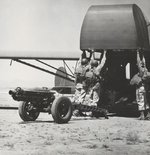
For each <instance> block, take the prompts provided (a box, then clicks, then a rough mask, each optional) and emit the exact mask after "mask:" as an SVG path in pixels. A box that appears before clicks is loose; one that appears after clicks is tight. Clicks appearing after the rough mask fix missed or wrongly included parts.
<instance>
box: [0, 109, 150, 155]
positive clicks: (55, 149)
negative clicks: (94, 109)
mask: <svg viewBox="0 0 150 155" xmlns="http://www.w3.org/2000/svg"><path fill="white" fill-rule="evenodd" d="M10 154H11V155H59V154H60V155H100V154H103V155H131V154H132V155H150V121H141V120H138V119H137V118H129V117H117V116H111V117H109V119H108V120H107V119H104V118H103V117H102V118H99V119H96V118H90V117H72V118H71V120H70V121H69V123H68V124H56V123H54V121H53V118H52V116H51V115H48V114H47V113H41V114H40V116H39V117H38V119H37V120H36V121H33V122H23V121H22V120H21V118H20V117H19V114H18V110H2V109H0V155H10Z"/></svg>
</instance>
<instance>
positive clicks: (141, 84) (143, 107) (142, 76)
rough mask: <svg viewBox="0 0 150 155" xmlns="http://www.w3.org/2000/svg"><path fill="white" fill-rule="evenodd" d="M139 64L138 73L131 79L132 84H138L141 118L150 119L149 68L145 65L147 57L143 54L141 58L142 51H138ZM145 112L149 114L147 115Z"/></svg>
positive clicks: (137, 97)
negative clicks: (149, 95)
mask: <svg viewBox="0 0 150 155" xmlns="http://www.w3.org/2000/svg"><path fill="white" fill-rule="evenodd" d="M137 66H138V73H137V74H136V75H134V76H133V78H132V79H131V81H130V84H131V85H134V84H135V85H136V101H137V104H138V109H139V112H140V117H139V119H140V120H144V119H150V107H149V104H148V95H147V94H148V89H147V88H148V87H147V86H148V83H147V81H148V80H147V79H148V73H149V72H148V70H147V68H146V65H145V58H144V56H143V58H142V60H141V58H140V53H139V51H137ZM145 112H147V116H146V117H145V115H144V114H145Z"/></svg>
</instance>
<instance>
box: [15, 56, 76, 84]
mask: <svg viewBox="0 0 150 155" xmlns="http://www.w3.org/2000/svg"><path fill="white" fill-rule="evenodd" d="M13 60H14V61H16V62H19V63H22V64H24V65H27V66H30V67H33V68H36V69H38V70H41V71H44V72H46V73H49V74H52V75H56V76H59V77H61V78H64V79H66V80H69V81H72V82H74V80H72V79H70V78H68V77H64V76H62V75H59V74H56V73H54V72H51V71H49V70H46V69H44V68H41V67H38V66H35V65H33V64H30V63H27V62H25V61H22V60H19V59H13Z"/></svg>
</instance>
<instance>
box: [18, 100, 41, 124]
mask: <svg viewBox="0 0 150 155" xmlns="http://www.w3.org/2000/svg"><path fill="white" fill-rule="evenodd" d="M18 109H19V115H20V117H21V119H22V120H23V121H35V120H36V119H37V118H38V116H39V114H40V112H39V111H36V110H35V109H34V108H33V104H32V103H31V102H29V101H22V102H20V104H19V108H18Z"/></svg>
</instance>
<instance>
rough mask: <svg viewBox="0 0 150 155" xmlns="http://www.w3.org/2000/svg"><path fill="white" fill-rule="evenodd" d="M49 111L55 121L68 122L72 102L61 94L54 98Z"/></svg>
mask: <svg viewBox="0 0 150 155" xmlns="http://www.w3.org/2000/svg"><path fill="white" fill-rule="evenodd" d="M51 113H52V117H53V119H54V121H55V122H56V123H59V124H62V123H68V121H69V120H70V119H71V116H72V104H71V101H70V99H69V98H67V97H65V96H61V97H59V98H57V99H55V100H54V102H53V104H52V107H51Z"/></svg>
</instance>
